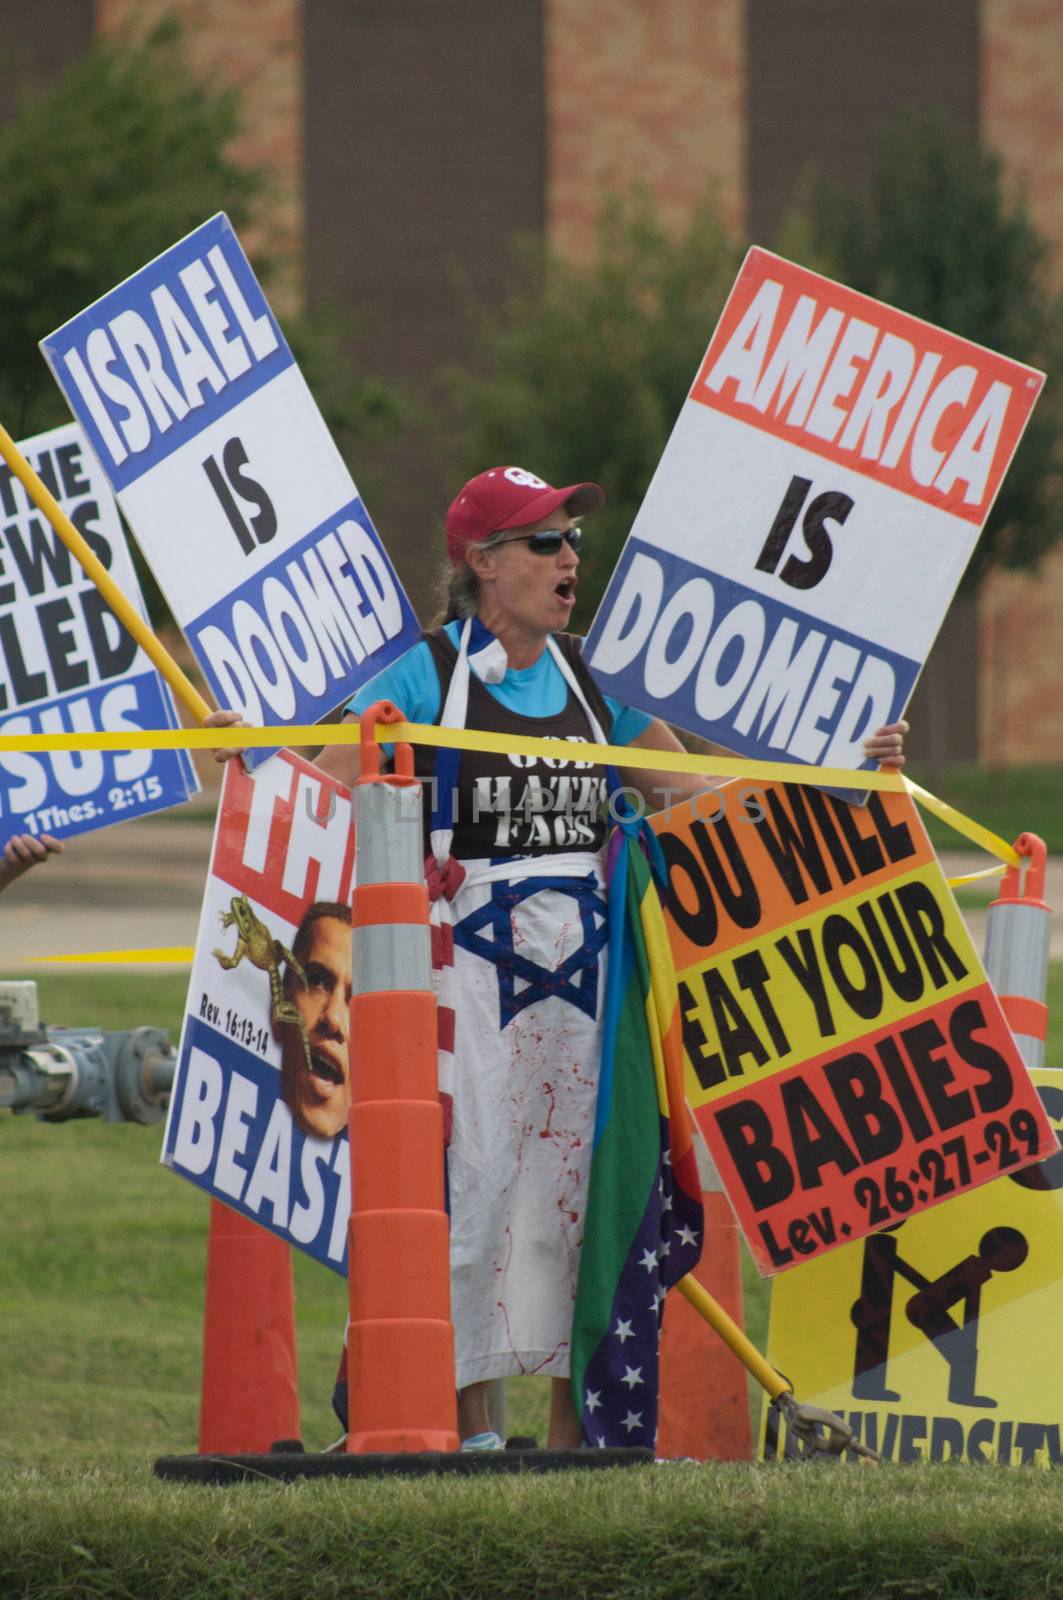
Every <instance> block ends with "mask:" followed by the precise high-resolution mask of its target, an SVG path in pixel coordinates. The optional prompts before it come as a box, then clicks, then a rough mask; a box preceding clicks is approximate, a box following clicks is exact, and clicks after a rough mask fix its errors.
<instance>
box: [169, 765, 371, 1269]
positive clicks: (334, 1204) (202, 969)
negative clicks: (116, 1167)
mask: <svg viewBox="0 0 1063 1600" xmlns="http://www.w3.org/2000/svg"><path fill="white" fill-rule="evenodd" d="M353 869H354V833H353V830H352V828H351V814H350V794H349V792H348V791H347V790H346V789H345V788H343V786H342V785H341V784H338V783H336V782H335V781H334V780H333V779H331V778H328V777H326V776H325V774H324V773H322V772H320V771H319V770H318V768H316V767H313V766H310V765H309V764H308V763H307V762H305V761H301V760H300V759H299V758H298V757H297V756H293V755H291V754H290V753H289V752H287V751H283V752H281V753H279V754H277V755H275V756H274V757H273V758H272V759H271V760H270V761H268V762H266V763H265V764H264V765H263V766H262V767H260V768H258V769H257V771H256V772H254V773H246V772H244V770H243V769H242V767H241V765H240V763H239V762H238V761H230V762H229V763H228V764H227V766H226V769H225V781H224V785H223V789H222V796H221V800H220V803H219V806H218V818H217V824H216V827H215V834H214V849H213V854H212V856H211V865H210V872H209V875H208V877H207V886H206V892H205V894H204V898H203V910H202V914H201V917H200V925H199V935H198V938H197V941H196V957H195V961H194V963H193V966H192V973H191V978H190V982H189V991H188V1004H187V1008H186V1013H185V1020H184V1027H183V1029H182V1033H181V1045H180V1050H179V1053H178V1066H177V1074H176V1077H175V1080H174V1089H173V1095H172V1098H171V1101H170V1114H169V1118H168V1120H167V1124H166V1136H165V1139H164V1140H163V1153H162V1160H163V1162H164V1164H165V1165H167V1166H169V1167H171V1168H172V1169H173V1170H174V1171H175V1172H177V1173H179V1174H180V1175H181V1176H182V1177H184V1178H187V1179H189V1181H190V1182H192V1183H194V1184H196V1185H197V1186H198V1187H199V1188H201V1189H205V1190H206V1191H207V1192H208V1194H211V1195H213V1196H214V1197H215V1198H216V1199H218V1200H221V1201H223V1202H224V1204H225V1205H228V1206H231V1207H232V1209H233V1210H235V1211H239V1212H240V1213H242V1215H244V1216H246V1217H250V1218H251V1219H252V1220H253V1221H255V1222H258V1223H261V1224H262V1226H263V1227H265V1228H268V1229H269V1230H270V1231H271V1232H272V1233H276V1234H279V1236H280V1237H281V1238H282V1239H286V1240H287V1241H288V1242H289V1243H290V1244H293V1245H295V1246H296V1247H297V1248H298V1249H300V1250H305V1251H307V1253H308V1254H310V1255H312V1256H314V1257H315V1259H317V1260H318V1261H321V1262H323V1263H324V1264H325V1265H326V1266H329V1267H332V1269H333V1270H334V1271H336V1272H343V1271H345V1270H346V1251H347V1219H348V1217H349V1216H350V1210H351V1190H350V1162H349V1159H348V1149H349V1146H348V1140H347V1113H348V1109H349V1107H350V1064H349V1060H348V1008H349V1006H350V1001H351V913H350V903H351V876H352V872H353Z"/></svg>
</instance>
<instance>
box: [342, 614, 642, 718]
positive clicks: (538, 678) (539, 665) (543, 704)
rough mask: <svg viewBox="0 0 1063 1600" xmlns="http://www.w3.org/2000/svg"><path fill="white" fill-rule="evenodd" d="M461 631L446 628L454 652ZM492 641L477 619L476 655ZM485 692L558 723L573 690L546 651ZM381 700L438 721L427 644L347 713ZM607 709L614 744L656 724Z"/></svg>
mask: <svg viewBox="0 0 1063 1600" xmlns="http://www.w3.org/2000/svg"><path fill="white" fill-rule="evenodd" d="M462 626H463V624H462V623H460V622H448V623H447V625H446V633H447V637H448V638H449V639H450V640H451V642H452V643H453V645H454V647H455V649H457V648H458V646H459V645H460V644H461V630H462ZM490 639H491V634H490V633H489V632H488V631H487V629H486V628H485V627H484V626H483V624H482V623H481V622H480V621H479V619H478V618H474V619H473V625H472V634H471V637H470V640H469V644H470V648H471V650H472V651H473V652H475V651H476V650H479V649H482V648H483V646H484V645H485V644H487V643H489V641H490ZM484 687H485V689H486V690H487V692H488V694H489V695H491V697H492V698H493V699H495V700H497V701H498V703H499V705H503V706H505V707H506V710H507V711H515V712H517V714H518V715H519V716H522V717H533V718H540V717H556V716H557V715H558V714H559V713H560V712H562V711H563V710H564V709H565V702H566V700H567V698H568V684H567V683H566V682H565V679H564V678H563V676H562V674H561V672H560V670H559V668H558V666H557V663H556V662H555V661H554V658H553V656H552V655H551V654H550V652H549V650H544V651H543V653H542V655H541V656H540V657H539V659H538V661H536V663H535V664H534V666H531V667H523V668H521V669H520V670H519V671H518V670H517V669H515V668H513V667H510V669H509V671H508V672H507V673H506V675H505V677H504V678H503V679H502V682H501V683H488V684H485V685H484ZM377 700H390V701H391V702H392V703H393V704H394V705H396V706H398V708H399V710H400V711H401V712H402V714H403V715H404V716H405V717H406V719H407V721H409V722H428V723H432V722H435V721H436V719H437V717H438V716H439V713H440V710H441V704H440V693H439V675H438V673H437V672H436V664H435V661H434V660H433V659H432V652H431V650H430V649H429V648H428V646H427V645H426V644H425V643H424V641H423V640H422V641H421V643H420V644H415V645H414V647H413V649H412V650H407V652H406V654H405V655H403V656H400V657H399V659H398V660H397V661H393V662H392V663H391V665H390V666H388V667H385V668H384V670H383V672H378V673H377V675H376V677H375V678H372V679H370V681H369V682H368V683H366V684H363V685H362V687H361V688H360V689H359V690H358V692H357V694H355V695H354V696H352V698H351V699H350V700H349V701H348V703H347V705H346V706H345V707H344V710H345V711H349V712H351V713H352V714H353V715H355V716H358V715H359V714H360V713H361V712H363V711H365V710H366V709H367V708H368V707H369V706H371V705H373V703H374V702H375V701H377ZM605 703H606V705H607V706H608V708H609V714H610V716H611V717H612V719H613V720H612V727H611V729H610V730H608V732H607V735H606V736H607V738H608V740H609V743H610V744H631V742H632V741H633V740H634V739H637V738H638V736H639V734H640V733H642V732H643V730H644V729H645V728H648V727H649V725H650V723H651V722H652V721H653V718H652V717H651V716H649V715H648V714H647V713H646V712H645V711H636V710H634V709H633V708H632V707H631V706H626V705H624V704H623V703H622V702H621V701H620V700H614V699H613V698H612V696H611V695H606V696H605Z"/></svg>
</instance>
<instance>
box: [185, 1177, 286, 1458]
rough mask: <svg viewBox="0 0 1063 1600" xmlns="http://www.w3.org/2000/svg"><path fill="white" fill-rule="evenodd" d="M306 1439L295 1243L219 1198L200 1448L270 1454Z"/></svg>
mask: <svg viewBox="0 0 1063 1600" xmlns="http://www.w3.org/2000/svg"><path fill="white" fill-rule="evenodd" d="M298 1437H299V1391H298V1376H297V1366H296V1356H295V1292H294V1289H293V1287H292V1257H291V1250H290V1248H289V1246H288V1245H287V1244H286V1243H285V1241H284V1240H283V1239H278V1238H277V1237H276V1235H275V1234H272V1233H267V1232H266V1230H265V1229H264V1228H262V1227H260V1226H259V1225H258V1223H256V1222H251V1221H250V1220H249V1219H248V1218H247V1217H243V1216H241V1215H240V1214H239V1212H236V1211H231V1210H230V1209H229V1207H228V1206H223V1205H222V1204H221V1202H220V1201H218V1200H213V1201H211V1211H210V1238H209V1241H208V1244H207V1283H206V1301H205V1307H204V1316H203V1386H202V1391H201V1396H200V1411H199V1448H200V1451H201V1453H202V1454H204V1455H216V1454H219V1453H224V1454H236V1453H243V1452H256V1453H257V1452H259V1451H266V1450H269V1449H270V1448H271V1446H272V1445H274V1444H276V1443H277V1442H278V1441H279V1440H295V1439H298Z"/></svg>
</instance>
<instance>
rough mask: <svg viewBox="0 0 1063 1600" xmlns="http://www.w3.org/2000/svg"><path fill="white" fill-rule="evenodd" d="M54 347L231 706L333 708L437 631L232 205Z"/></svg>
mask: <svg viewBox="0 0 1063 1600" xmlns="http://www.w3.org/2000/svg"><path fill="white" fill-rule="evenodd" d="M42 349H43V350H44V353H45V355H46V357H47V359H48V361H49V363H50V365H51V368H52V371H53V372H54V374H55V376H56V379H57V381H58V383H59V385H60V387H61V388H62V390H63V393H64V394H65V395H66V398H67V400H68V401H69V403H70V406H71V408H72V409H73V411H74V414H75V415H76V417H77V418H78V420H79V421H80V422H81V424H82V426H83V427H84V429H85V432H86V433H87V435H88V438H89V441H90V443H91V445H92V448H93V450H94V451H95V453H96V456H97V457H98V459H99V461H100V464H101V466H102V467H103V470H104V473H105V474H106V476H107V478H108V479H109V480H110V482H111V484H112V486H113V488H114V490H115V492H116V494H117V497H118V502H119V505H120V506H121V508H122V510H123V512H124V513H125V515H126V517H127V518H128V520H129V523H130V525H131V527H132V529H133V531H134V533H135V534H136V537H137V540H138V542H139V544H140V546H141V549H142V550H143V551H144V555H145V557H146V558H147V560H148V563H149V565H150V566H151V568H152V571H153V572H154V573H155V575H156V577H157V578H158V580H159V585H160V587H161V588H162V590H163V592H164V594H165V595H166V598H167V600H168V601H169V603H170V607H171V609H172V611H173V614H174V616H175V618H176V619H177V621H178V623H179V624H180V626H181V627H182V628H183V629H184V632H185V634H186V636H187V638H188V641H189V644H190V645H191V647H192V649H193V650H194V651H195V654H196V657H197V659H198V661H199V663H200V665H201V666H202V668H203V672H204V675H205V677H206V679H207V682H208V683H209V685H210V688H211V690H212V692H213V693H214V695H215V697H216V699H217V700H218V702H219V704H221V705H225V706H234V707H238V708H239V709H240V710H241V711H242V712H243V714H244V716H245V717H246V719H247V720H248V722H251V723H255V724H258V725H267V726H268V725H270V724H273V723H281V724H283V723H308V722H315V721H317V720H318V718H319V717H321V716H323V715H324V714H325V713H326V712H328V711H330V710H332V708H333V707H334V706H335V705H337V704H338V703H339V702H340V701H341V700H343V699H345V698H346V697H347V696H348V695H349V694H351V693H352V692H353V691H354V690H355V689H356V688H357V687H358V685H359V684H361V683H363V682H365V681H366V680H367V679H368V678H370V677H372V676H373V675H374V674H375V673H377V672H379V671H380V669H381V668H382V667H384V666H386V665H387V664H388V662H389V661H391V660H393V659H394V658H395V657H396V656H398V655H400V654H401V653H402V652H403V651H404V650H405V649H406V648H407V647H408V646H409V645H411V644H413V643H414V642H415V641H416V640H417V639H418V638H419V637H420V630H419V628H418V627H417V623H416V619H415V617H414V614H413V611H412V609H411V607H410V604H409V601H408V600H407V598H406V596H405V594H404V592H403V590H402V588H401V586H400V584H399V581H398V579H397V577H396V575H395V572H394V570H393V568H392V566H391V563H390V561H389V560H388V558H387V556H386V555H385V553H384V550H383V548H382V547H381V545H380V542H379V540H378V538H377V536H376V533H375V531H374V529H373V525H372V523H371V522H370V520H369V516H368V514H367V512H366V510H365V507H364V505H363V504H362V501H361V498H360V496H359V494H358V491H357V489H356V488H355V486H354V484H353V482H352V481H351V477H350V474H349V473H348V471H347V468H346V466H345V465H344V463H343V461H342V459H341V457H340V455H339V452H338V451H337V449H336V447H335V445H334V444H333V442H332V439H331V437H330V435H329V432H328V429H327V428H326V427H325V424H324V421H323V420H322V417H321V414H320V412H319V411H318V409H317V407H316V405H315V404H314V400H313V397H312V396H311V394H310V391H309V389H308V388H307V386H306V383H305V381H304V379H303V377H302V374H301V373H300V371H299V369H298V367H297V366H296V365H295V361H294V358H293V356H292V353H291V351H290V350H289V348H288V346H287V344H286V343H285V340H284V336H283V334H282V333H281V330H280V328H279V326H278V325H277V321H276V319H275V317H274V316H273V313H272V312H271V311H270V308H269V306H268V305H267V303H266V300H265V297H264V295H263V293H262V290H261V288H260V287H259V285H258V282H257V281H256V279H255V276H254V274H253V272H252V271H251V267H250V264H249V263H248V260H247V258H246V256H245V255H244V253H243V251H242V249H241V248H240V244H239V241H238V240H237V238H236V235H235V234H234V233H233V230H232V228H231V226H230V225H229V221H228V219H227V218H226V217H225V216H224V215H220V214H219V215H218V216H216V217H214V218H212V219H211V221H209V222H206V223H204V224H203V226H202V227H200V228H197V229H196V230H195V232H194V233H191V234H189V235H188V237H187V238H186V239H183V240H181V241H180V243H178V244H176V245H174V246H173V247H172V248H171V249H170V250H167V251H166V252H165V253H164V254H163V255H161V256H159V257H158V258H157V259H156V260H155V261H152V262H151V263H150V264H149V265H148V266H146V267H143V268H142V269H141V270H140V271H139V272H137V273H134V275H133V276H132V277H131V278H128V279H127V280H126V282H125V283H123V284H120V285H119V286H118V288H116V289H113V290H111V292H110V293H109V294H106V295H104V296H103V298H102V299H101V300H97V301H96V302H95V304H94V305H92V306H90V307H89V308H88V310H86V311H83V312H81V313H80V315H78V316H76V317H74V318H73V319H72V320H71V321H70V322H67V323H65V324H64V325H63V327H61V328H60V329H59V330H58V331H57V332H56V333H53V334H51V335H49V337H48V338H47V339H45V340H44V341H43V343H42ZM264 754H265V753H264V752H250V753H249V757H248V762H249V764H250V765H254V764H255V762H256V760H261V759H263V758H264Z"/></svg>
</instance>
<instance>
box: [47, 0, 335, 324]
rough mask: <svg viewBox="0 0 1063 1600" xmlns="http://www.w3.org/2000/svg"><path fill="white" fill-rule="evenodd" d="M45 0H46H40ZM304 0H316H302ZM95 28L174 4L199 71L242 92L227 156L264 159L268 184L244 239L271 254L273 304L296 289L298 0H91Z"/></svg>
mask: <svg viewBox="0 0 1063 1600" xmlns="http://www.w3.org/2000/svg"><path fill="white" fill-rule="evenodd" d="M47 3H48V4H51V3H52V0H47ZM309 3H310V4H313V3H315V0H309ZM93 4H94V8H95V25H96V29H97V31H98V32H100V33H105V34H106V33H117V32H118V31H120V30H122V29H129V30H132V31H133V32H134V34H135V35H136V36H140V35H142V34H143V33H144V32H146V31H147V30H149V29H150V28H151V27H152V25H153V24H154V23H156V22H157V21H158V20H159V19H160V18H161V17H163V16H165V15H167V14H169V13H172V12H175V13H176V14H177V15H178V16H179V17H180V19H181V22H182V24H183V26H184V31H185V43H186V47H187V50H188V54H189V58H190V60H191V61H192V64H193V66H194V67H195V68H196V70H197V71H198V72H201V73H202V74H203V75H204V76H205V77H210V78H214V79H215V80H216V81H219V82H221V83H224V84H231V85H232V86H233V87H235V88H237V89H239V90H240V92H241V100H242V107H243V120H244V131H243V133H242V134H241V136H240V137H239V138H238V139H237V140H236V142H235V144H234V146H233V149H232V152H231V154H232V156H233V159H234V160H236V161H238V162H245V163H247V164H248V165H250V166H260V167H265V168H266V169H267V170H268V172H269V174H270V179H269V192H268V194H267V196H266V197H265V199H264V204H263V207H262V222H261V223H260V228H261V229H262V231H263V232H264V233H265V235H266V237H265V238H263V239H262V240H261V241H260V240H259V239H257V238H255V237H254V236H253V235H252V236H251V237H250V238H249V239H245V241H244V242H245V244H247V245H248V246H249V247H250V248H251V249H255V248H257V247H258V245H259V243H260V242H261V244H262V247H263V248H264V249H265V250H267V251H268V253H269V255H270V256H271V257H272V258H273V259H274V260H276V262H277V264H278V270H277V274H276V277H275V278H274V279H273V280H272V281H271V284H270V298H271V300H272V302H273V304H274V306H275V307H276V308H277V310H279V311H280V312H282V313H284V312H288V311H291V310H294V309H296V307H297V306H298V304H299V302H300V298H301V294H302V244H303V234H304V227H303V174H302V160H303V155H302V128H303V64H302V30H301V18H302V11H303V5H302V0H93Z"/></svg>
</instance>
